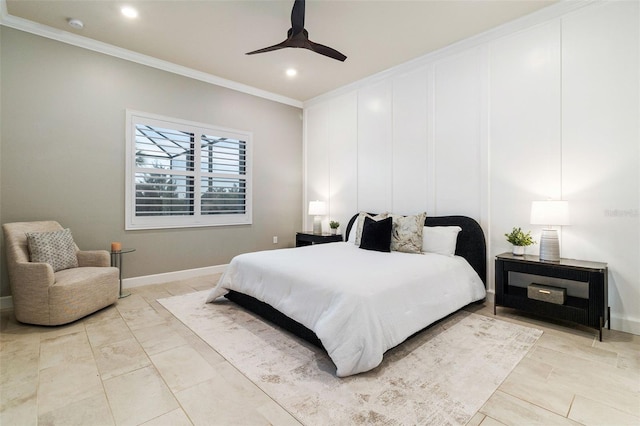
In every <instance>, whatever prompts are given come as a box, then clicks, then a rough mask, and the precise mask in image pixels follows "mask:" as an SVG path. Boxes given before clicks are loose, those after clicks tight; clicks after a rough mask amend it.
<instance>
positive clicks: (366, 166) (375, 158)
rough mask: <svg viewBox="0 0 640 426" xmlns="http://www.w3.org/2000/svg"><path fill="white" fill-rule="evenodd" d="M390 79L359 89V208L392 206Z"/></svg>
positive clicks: (369, 208)
mask: <svg viewBox="0 0 640 426" xmlns="http://www.w3.org/2000/svg"><path fill="white" fill-rule="evenodd" d="M391 122H392V103H391V82H390V81H389V80H383V81H382V82H379V83H376V84H372V85H370V86H367V87H364V88H362V89H360V90H359V91H358V209H360V210H366V211H370V212H382V211H389V210H391V209H392V194H391V188H392V184H393V182H392V180H391V179H392V165H393V161H392V160H393V150H392V139H391V135H392V133H391Z"/></svg>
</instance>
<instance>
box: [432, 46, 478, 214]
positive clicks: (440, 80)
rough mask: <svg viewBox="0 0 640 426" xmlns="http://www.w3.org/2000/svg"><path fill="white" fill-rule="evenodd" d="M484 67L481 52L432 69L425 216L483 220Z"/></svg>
mask: <svg viewBox="0 0 640 426" xmlns="http://www.w3.org/2000/svg"><path fill="white" fill-rule="evenodd" d="M486 69H487V67H486V60H485V57H483V56H482V55H481V50H480V49H472V50H469V51H467V52H464V53H462V54H459V55H455V56H453V57H451V58H447V59H444V60H441V61H439V62H438V63H437V64H436V66H435V94H434V111H433V114H432V116H433V117H434V125H433V134H434V136H433V140H434V146H435V148H434V159H435V161H434V164H433V176H432V180H433V184H434V186H435V195H434V206H433V208H432V209H430V211H429V214H430V215H440V216H441V215H451V214H461V215H465V216H469V217H473V218H475V219H476V220H478V221H480V219H481V217H482V211H481V207H482V202H481V194H482V193H483V187H484V186H485V185H486V176H484V175H483V168H482V167H481V165H482V161H481V155H482V151H483V146H486V131H485V130H484V129H485V128H486V127H485V126H483V122H484V121H486V108H485V107H484V103H483V93H484V86H486V84H487V79H486Z"/></svg>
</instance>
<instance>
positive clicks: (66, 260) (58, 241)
mask: <svg viewBox="0 0 640 426" xmlns="http://www.w3.org/2000/svg"><path fill="white" fill-rule="evenodd" d="M27 245H28V247H29V255H30V260H31V261H32V262H37V263H48V264H49V265H51V267H52V268H53V272H57V271H61V270H63V269H69V268H77V267H78V257H77V255H76V245H75V243H74V242H73V236H72V235H71V230H69V229H62V230H60V231H53V232H27Z"/></svg>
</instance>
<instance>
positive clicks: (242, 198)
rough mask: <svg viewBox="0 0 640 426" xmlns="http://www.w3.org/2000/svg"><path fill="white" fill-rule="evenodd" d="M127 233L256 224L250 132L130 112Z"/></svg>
mask: <svg viewBox="0 0 640 426" xmlns="http://www.w3.org/2000/svg"><path fill="white" fill-rule="evenodd" d="M126 127H127V136H126V142H127V176H126V185H127V186H126V191H125V192H126V219H125V222H126V229H153V228H179V227H191V226H215V225H246V224H250V223H251V134H250V133H247V132H241V131H237V130H229V129H220V128H216V127H214V126H210V125H206V124H201V123H193V122H188V121H184V120H178V119H173V118H168V117H160V116H157V115H152V114H147V113H141V112H134V111H127V126H126Z"/></svg>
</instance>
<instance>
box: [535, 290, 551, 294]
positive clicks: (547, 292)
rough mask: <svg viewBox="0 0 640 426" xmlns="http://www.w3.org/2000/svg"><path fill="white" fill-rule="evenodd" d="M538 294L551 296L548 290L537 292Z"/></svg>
mask: <svg viewBox="0 0 640 426" xmlns="http://www.w3.org/2000/svg"><path fill="white" fill-rule="evenodd" d="M538 293H542V294H551V292H550V291H549V290H538Z"/></svg>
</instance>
